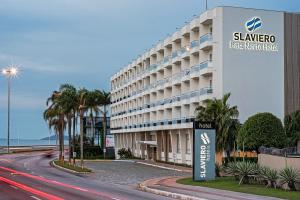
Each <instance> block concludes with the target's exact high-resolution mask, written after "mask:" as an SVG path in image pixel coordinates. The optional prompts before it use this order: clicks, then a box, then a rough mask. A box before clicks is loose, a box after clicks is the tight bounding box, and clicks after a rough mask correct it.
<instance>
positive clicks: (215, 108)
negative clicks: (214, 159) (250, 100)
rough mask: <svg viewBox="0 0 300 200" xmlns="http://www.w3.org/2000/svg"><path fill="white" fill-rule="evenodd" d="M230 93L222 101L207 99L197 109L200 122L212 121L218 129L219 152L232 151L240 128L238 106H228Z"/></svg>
mask: <svg viewBox="0 0 300 200" xmlns="http://www.w3.org/2000/svg"><path fill="white" fill-rule="evenodd" d="M229 97H230V93H228V94H225V95H224V96H223V98H222V99H216V98H214V99H207V100H205V101H204V102H203V103H204V105H203V106H202V105H200V106H198V107H197V108H196V112H197V120H198V121H211V122H214V123H215V127H216V140H217V141H216V149H217V151H218V152H223V151H225V150H226V151H229V150H230V149H232V140H233V141H234V140H235V136H236V133H237V129H238V127H239V121H238V119H237V118H238V116H239V112H238V109H237V106H233V107H231V106H230V105H229V104H228V99H229Z"/></svg>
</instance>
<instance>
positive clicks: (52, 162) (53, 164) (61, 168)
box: [50, 160, 92, 174]
mask: <svg viewBox="0 0 300 200" xmlns="http://www.w3.org/2000/svg"><path fill="white" fill-rule="evenodd" d="M50 166H52V167H55V168H57V169H60V170H62V171H65V172H70V173H73V174H90V173H92V172H77V171H74V170H71V169H67V168H64V167H61V166H59V165H57V164H55V162H54V160H52V161H51V162H50Z"/></svg>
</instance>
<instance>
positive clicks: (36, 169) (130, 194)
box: [0, 152, 169, 200]
mask: <svg viewBox="0 0 300 200" xmlns="http://www.w3.org/2000/svg"><path fill="white" fill-rule="evenodd" d="M42 155H43V153H41V152H39V153H24V154H10V155H0V200H2V199H3V200H19V199H20V200H27V199H30V200H33V199H36V200H39V199H49V200H50V199H51V200H62V199H70V200H77V199H78V200H90V199H105V200H106V199H107V200H131V199H132V200H157V199H169V198H165V197H162V196H157V195H154V194H150V193H145V192H141V191H138V190H136V189H135V186H134V185H126V184H118V183H117V182H105V181H103V180H101V179H99V177H100V176H99V174H98V173H97V174H96V173H95V174H89V175H74V174H71V173H68V172H64V171H61V170H58V169H55V168H53V167H51V166H50V165H49V162H50V160H51V159H47V158H44V157H43V156H42ZM124 173H125V174H126V172H125V171H124ZM103 176H105V173H104V174H103Z"/></svg>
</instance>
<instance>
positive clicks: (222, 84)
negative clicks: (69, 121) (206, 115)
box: [111, 7, 284, 164]
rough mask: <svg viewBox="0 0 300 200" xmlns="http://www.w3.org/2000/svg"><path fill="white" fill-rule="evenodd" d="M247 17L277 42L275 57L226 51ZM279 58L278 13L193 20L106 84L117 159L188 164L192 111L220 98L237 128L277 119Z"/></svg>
mask: <svg viewBox="0 0 300 200" xmlns="http://www.w3.org/2000/svg"><path fill="white" fill-rule="evenodd" d="M254 16H260V18H261V19H262V21H263V26H262V27H260V28H259V30H258V31H257V33H261V34H265V35H266V34H272V35H274V37H276V42H273V43H272V44H270V45H273V46H276V48H277V49H275V50H274V51H269V49H266V51H264V50H253V49H252V50H248V49H247V50H245V49H244V50H241V49H238V48H236V46H234V47H233V46H230V45H231V44H232V43H230V42H231V40H232V38H233V33H234V32H241V33H244V32H245V33H246V30H245V22H246V21H247V20H249V19H252V17H254ZM281 18H282V19H281ZM273 20H277V22H276V24H274V22H273ZM275 25H276V26H275ZM265 27H266V28H265ZM252 33H254V32H252ZM235 42H236V43H243V42H242V41H235ZM254 43H256V42H253V44H254ZM257 43H258V42H257ZM259 43H260V44H263V42H262V41H259ZM266 45H269V44H266ZM256 48H257V47H256ZM274 48H275V47H274ZM277 50H278V51H277ZM283 54H284V53H283V13H281V12H274V11H263V10H253V9H243V8H232V7H218V8H215V9H212V10H209V11H206V12H205V13H203V14H201V15H200V16H199V17H196V18H194V19H193V20H192V21H191V22H190V23H189V24H187V25H186V26H184V27H182V28H181V30H179V31H177V32H175V33H174V34H173V35H172V36H170V37H168V38H166V39H165V40H164V41H163V42H161V43H159V44H157V45H156V46H155V47H154V48H153V49H151V50H150V51H148V52H147V53H145V54H144V55H142V56H141V57H139V58H138V59H137V60H135V61H134V62H133V63H131V64H130V65H128V66H127V67H125V68H123V69H122V70H121V71H119V72H118V73H116V74H115V75H113V76H112V77H111V94H112V95H111V98H112V102H113V103H112V105H111V132H112V133H114V134H115V149H116V152H117V151H118V149H120V148H130V149H131V150H132V152H133V153H134V155H135V156H136V157H141V158H146V159H147V158H149V159H154V160H163V161H169V162H173V161H174V159H175V161H176V162H177V163H186V164H192V149H193V148H192V138H193V137H192V132H193V129H192V126H193V123H192V121H193V119H194V118H195V108H196V107H197V106H198V105H199V104H201V102H202V101H203V100H205V99H207V98H214V97H216V98H221V97H222V96H223V95H224V94H225V93H227V92H231V93H232V98H231V102H230V103H231V104H234V105H237V106H238V107H239V110H240V117H241V120H242V121H243V120H245V119H246V118H247V117H248V116H249V115H251V114H254V113H256V112H264V111H269V112H273V113H275V114H277V115H278V116H279V117H281V118H282V117H283V107H284V106H283V103H284V102H283V93H284V91H283V84H284V82H283V81H284V80H283V79H284V78H283V76H284V75H283V60H284V59H283V57H284V56H283ZM271 86H272V87H271ZM270 100H271V101H272V102H271V103H270Z"/></svg>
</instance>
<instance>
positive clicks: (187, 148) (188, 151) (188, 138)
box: [185, 134, 191, 154]
mask: <svg viewBox="0 0 300 200" xmlns="http://www.w3.org/2000/svg"><path fill="white" fill-rule="evenodd" d="M190 143H191V142H190V134H185V148H186V149H185V151H186V153H188V154H190V153H191V146H190Z"/></svg>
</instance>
